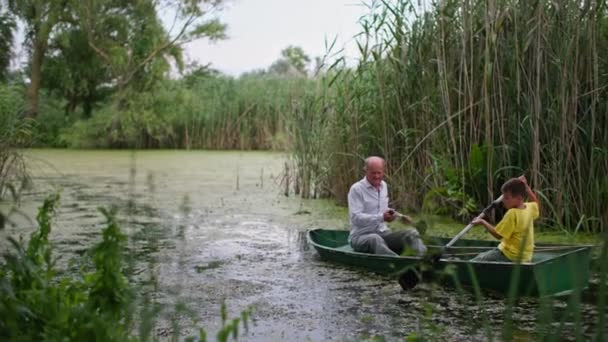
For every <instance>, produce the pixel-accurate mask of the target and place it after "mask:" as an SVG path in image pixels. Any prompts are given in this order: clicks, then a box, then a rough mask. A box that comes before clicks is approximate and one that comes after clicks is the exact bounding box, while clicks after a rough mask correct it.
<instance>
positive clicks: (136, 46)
mask: <svg viewBox="0 0 608 342" xmlns="http://www.w3.org/2000/svg"><path fill="white" fill-rule="evenodd" d="M221 3H222V1H219V0H197V1H190V0H180V1H166V2H161V3H157V2H155V1H151V0H148V1H127V2H116V1H113V0H88V1H82V2H80V3H79V5H78V6H77V13H78V16H79V19H80V27H81V28H82V29H83V30H84V31H85V32H86V33H87V37H88V43H89V46H90V47H91V48H92V49H93V50H94V51H95V52H96V53H97V54H98V56H99V57H100V58H101V60H102V61H103V63H104V64H105V65H106V66H107V68H108V69H109V71H110V74H111V78H112V82H113V84H115V86H116V87H117V88H118V89H119V91H121V90H123V89H125V88H126V87H127V85H129V84H132V85H133V86H132V88H134V89H135V90H138V91H139V90H146V89H150V87H151V85H153V84H154V82H155V81H158V80H160V79H162V78H163V77H164V76H165V74H166V73H167V72H168V71H169V64H168V60H167V59H168V58H172V59H173V60H174V62H175V64H176V65H177V66H178V68H180V69H181V68H182V67H183V61H182V56H181V45H183V44H185V43H187V42H190V41H192V40H196V39H200V38H208V39H211V40H217V39H223V38H225V29H226V26H225V25H224V24H222V23H220V22H219V21H218V20H217V19H216V18H213V17H210V16H211V14H210V12H212V11H213V10H215V9H217V8H218V7H219V6H220V5H221ZM161 9H162V10H163V13H164V14H165V15H166V14H167V13H169V14H171V13H173V15H174V21H173V22H172V23H170V24H169V25H171V27H172V28H174V29H173V30H169V31H166V30H165V28H164V27H163V23H162V22H161V20H160V17H159V15H158V12H157V11H159V10H161ZM116 13H121V15H119V16H117V15H116Z"/></svg>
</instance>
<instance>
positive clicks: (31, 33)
mask: <svg viewBox="0 0 608 342" xmlns="http://www.w3.org/2000/svg"><path fill="white" fill-rule="evenodd" d="M8 3H9V9H10V11H11V13H13V14H14V15H15V16H16V17H17V18H19V19H21V20H22V21H23V23H24V25H25V30H26V38H27V42H28V45H29V47H30V83H29V85H28V88H27V94H26V98H27V104H26V115H27V116H30V117H34V116H36V113H37V112H38V92H39V91H40V83H41V80H42V62H43V60H44V55H45V54H46V49H47V47H48V41H49V37H50V35H51V32H52V31H53V28H54V27H55V25H57V23H59V22H60V20H62V16H63V15H64V14H65V11H66V8H67V4H68V1H67V0H8Z"/></svg>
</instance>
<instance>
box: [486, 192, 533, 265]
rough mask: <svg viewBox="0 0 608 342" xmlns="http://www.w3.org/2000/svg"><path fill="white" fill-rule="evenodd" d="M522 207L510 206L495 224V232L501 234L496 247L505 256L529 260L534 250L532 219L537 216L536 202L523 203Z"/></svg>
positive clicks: (511, 258)
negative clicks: (523, 206)
mask: <svg viewBox="0 0 608 342" xmlns="http://www.w3.org/2000/svg"><path fill="white" fill-rule="evenodd" d="M524 205H525V208H524V209H517V208H511V209H509V210H508V211H507V213H506V214H505V216H504V217H503V218H502V220H501V221H500V222H499V223H498V225H496V232H497V233H498V234H500V236H502V240H501V241H500V245H498V249H500V250H501V251H502V254H504V255H505V256H506V257H507V258H509V259H510V260H512V261H517V260H518V259H519V258H520V254H521V261H522V262H530V261H531V260H532V253H533V252H534V219H536V218H537V217H538V205H537V204H536V202H526V203H524Z"/></svg>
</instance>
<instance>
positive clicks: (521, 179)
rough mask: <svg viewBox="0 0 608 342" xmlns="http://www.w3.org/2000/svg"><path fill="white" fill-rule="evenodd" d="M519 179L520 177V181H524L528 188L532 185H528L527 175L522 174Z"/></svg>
mask: <svg viewBox="0 0 608 342" xmlns="http://www.w3.org/2000/svg"><path fill="white" fill-rule="evenodd" d="M517 179H519V180H520V181H522V182H523V183H524V184H525V185H526V188H529V187H530V186H529V185H528V180H527V179H526V176H524V175H521V176H519V177H517Z"/></svg>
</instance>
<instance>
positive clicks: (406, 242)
mask: <svg viewBox="0 0 608 342" xmlns="http://www.w3.org/2000/svg"><path fill="white" fill-rule="evenodd" d="M382 237H383V238H384V241H386V244H387V245H388V247H389V248H390V249H391V250H392V251H393V252H395V253H397V254H399V255H401V254H402V253H403V252H404V251H405V252H406V254H409V253H407V251H408V250H410V251H411V252H412V253H413V254H415V255H418V256H421V255H424V253H426V246H425V245H424V242H422V238H421V237H420V234H419V233H418V231H417V230H416V229H415V228H407V229H405V230H400V231H398V232H393V233H389V234H386V235H384V236H382Z"/></svg>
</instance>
